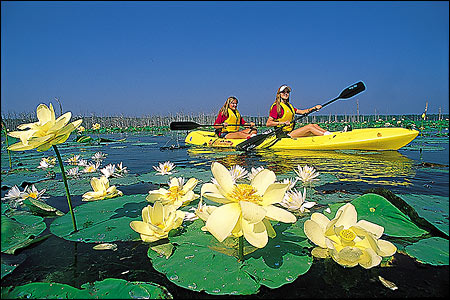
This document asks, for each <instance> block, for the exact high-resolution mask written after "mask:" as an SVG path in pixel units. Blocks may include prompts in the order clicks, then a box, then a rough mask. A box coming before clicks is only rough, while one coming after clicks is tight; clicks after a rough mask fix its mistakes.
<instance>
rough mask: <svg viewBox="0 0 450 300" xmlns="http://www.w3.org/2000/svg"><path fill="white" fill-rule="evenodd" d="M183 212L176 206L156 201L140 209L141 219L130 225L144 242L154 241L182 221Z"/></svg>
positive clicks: (167, 234)
mask: <svg viewBox="0 0 450 300" xmlns="http://www.w3.org/2000/svg"><path fill="white" fill-rule="evenodd" d="M183 218H184V212H183V211H181V210H177V207H176V206H173V205H163V204H162V203H161V202H160V201H156V202H155V204H154V205H153V206H151V205H148V206H146V207H144V209H142V221H132V222H130V227H131V228H132V229H133V230H134V231H136V232H138V233H139V234H140V235H141V239H142V241H144V242H155V241H157V240H160V239H165V238H167V237H168V236H169V232H170V231H171V230H172V229H176V228H178V227H179V226H181V224H182V223H183Z"/></svg>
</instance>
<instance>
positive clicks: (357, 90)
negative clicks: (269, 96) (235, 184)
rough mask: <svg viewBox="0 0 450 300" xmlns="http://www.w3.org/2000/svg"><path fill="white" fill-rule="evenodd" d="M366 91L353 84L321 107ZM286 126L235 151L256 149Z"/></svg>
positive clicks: (240, 144) (359, 83) (256, 137)
mask: <svg viewBox="0 0 450 300" xmlns="http://www.w3.org/2000/svg"><path fill="white" fill-rule="evenodd" d="M365 89H366V86H365V85H364V83H363V82H362V81H360V82H358V83H355V84H353V85H351V86H349V87H348V88H346V89H345V90H343V91H342V92H341V93H340V94H339V96H337V97H336V98H334V99H333V100H330V101H328V102H326V103H324V104H323V105H322V107H325V106H327V105H328V104H331V103H333V102H334V101H336V100H338V99H348V98H350V97H353V96H355V95H356V94H359V93H361V92H362V91H364V90H365ZM314 111H316V109H313V110H311V111H310V112H309V113H306V114H302V115H298V116H296V117H295V118H294V120H293V121H294V122H295V121H298V120H299V119H301V118H303V117H306V116H308V115H309V114H310V113H312V112H314ZM284 126H286V125H283V126H279V127H277V128H276V129H274V130H272V131H271V132H269V133H265V134H259V135H256V136H254V137H252V138H249V139H248V140H245V141H243V142H241V143H239V144H237V145H236V150H244V151H249V150H253V149H255V148H256V147H258V146H259V145H261V144H262V143H263V142H264V141H265V140H266V139H268V138H269V137H271V136H273V135H276V134H277V133H279V132H280V131H281V130H282V128H283V127H284Z"/></svg>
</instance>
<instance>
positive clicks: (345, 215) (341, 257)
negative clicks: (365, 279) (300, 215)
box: [304, 203, 397, 269]
mask: <svg viewBox="0 0 450 300" xmlns="http://www.w3.org/2000/svg"><path fill="white" fill-rule="evenodd" d="M304 231H305V234H306V236H307V237H308V238H309V239H310V240H311V241H312V242H313V243H314V244H316V245H317V246H319V249H317V248H315V249H313V252H312V254H313V255H314V256H317V257H322V258H324V257H326V256H327V255H330V256H331V257H332V258H333V260H334V261H336V262H337V263H338V264H340V265H342V266H345V267H354V266H356V265H358V264H359V265H360V266H362V267H363V268H365V269H370V268H372V267H375V266H377V265H379V264H380V262H381V257H382V256H392V255H394V254H395V252H396V251H397V248H396V247H395V246H394V245H393V244H392V243H391V242H388V241H385V240H381V239H380V237H381V235H382V234H383V232H384V228H383V227H382V226H379V225H377V224H374V223H371V222H368V221H365V220H360V221H358V222H357V212H356V209H355V207H354V206H353V205H352V204H351V203H347V204H345V205H344V206H342V207H341V208H339V210H338V211H337V212H336V216H335V217H334V219H332V220H331V221H330V220H329V219H328V218H327V217H326V216H325V215H323V214H321V213H313V214H312V215H311V219H310V220H307V221H306V222H305V224H304Z"/></svg>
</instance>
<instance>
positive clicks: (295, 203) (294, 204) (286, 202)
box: [280, 188, 317, 213]
mask: <svg viewBox="0 0 450 300" xmlns="http://www.w3.org/2000/svg"><path fill="white" fill-rule="evenodd" d="M280 204H281V206H283V207H285V208H287V210H290V211H300V213H304V212H307V211H308V209H309V208H312V207H313V206H314V205H316V204H317V203H316V202H312V201H311V202H309V201H306V188H303V194H302V192H300V191H297V190H296V189H293V190H289V191H287V192H286V194H285V195H284V198H283V200H282V201H281V202H280Z"/></svg>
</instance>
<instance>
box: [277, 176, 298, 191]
mask: <svg viewBox="0 0 450 300" xmlns="http://www.w3.org/2000/svg"><path fill="white" fill-rule="evenodd" d="M297 181H298V178H285V179H283V181H281V183H286V184H288V191H289V190H292V189H293V188H294V186H295V184H296V183H297Z"/></svg>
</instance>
